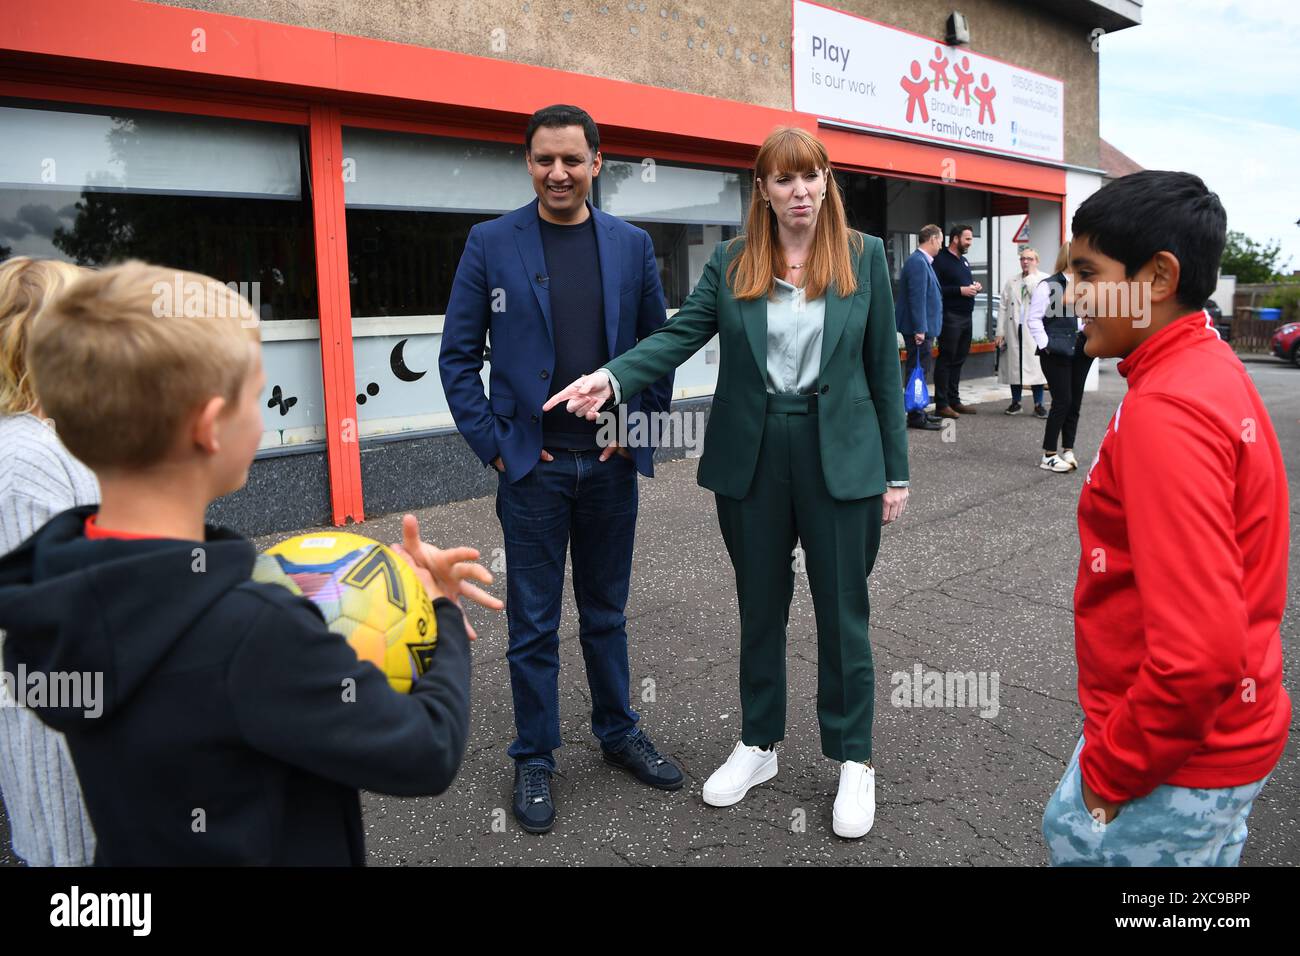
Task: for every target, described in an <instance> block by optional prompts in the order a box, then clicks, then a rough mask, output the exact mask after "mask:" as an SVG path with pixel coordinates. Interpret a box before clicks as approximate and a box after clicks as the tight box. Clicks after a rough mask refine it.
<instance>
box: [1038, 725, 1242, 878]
mask: <svg viewBox="0 0 1300 956" xmlns="http://www.w3.org/2000/svg"><path fill="white" fill-rule="evenodd" d="M1081 750H1083V738H1082V737H1080V738H1079V743H1078V746H1076V747H1075V748H1074V756H1072V757H1071V758H1070V763H1069V766H1067V767H1066V768H1065V776H1063V777H1062V778H1061V782H1060V783H1059V784H1057V787H1056V792H1055V793H1053V794H1052V798H1051V799H1050V800H1048V801H1047V806H1046V808H1045V809H1044V810H1043V839H1044V840H1045V841H1046V842H1047V851H1048V853H1049V854H1050V855H1051V860H1052V865H1053V866H1236V865H1237V863H1238V861H1239V860H1240V859H1241V851H1242V848H1243V847H1244V846H1245V845H1246V818H1247V817H1248V816H1250V809H1251V807H1252V806H1253V805H1254V803H1255V797H1257V796H1258V795H1259V792H1260V790H1262V789H1263V788H1264V784H1265V783H1267V782H1268V777H1265V778H1264V779H1263V780H1257V781H1255V782H1254V783H1248V784H1243V785H1242V786H1239V787H1222V788H1218V789H1202V788H1198V787H1174V786H1169V785H1167V784H1166V785H1164V786H1159V787H1156V788H1155V789H1154V790H1152V791H1151V792H1150V793H1149V794H1147V795H1146V796H1145V797H1139V798H1138V799H1136V800H1130V801H1129V802H1127V803H1125V804H1123V805H1122V806H1121V807H1120V809H1119V813H1118V814H1116V816H1115V818H1114V819H1113V820H1111V821H1110V823H1102V822H1101V821H1100V820H1098V819H1094V817H1093V816H1092V815H1091V814H1090V813H1089V812H1088V809H1087V807H1085V806H1084V804H1083V787H1082V778H1081V777H1080V775H1079V752H1080V751H1081Z"/></svg>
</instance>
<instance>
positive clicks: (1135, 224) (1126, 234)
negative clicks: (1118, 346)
mask: <svg viewBox="0 0 1300 956" xmlns="http://www.w3.org/2000/svg"><path fill="white" fill-rule="evenodd" d="M1070 230H1071V232H1072V233H1073V234H1074V237H1075V238H1076V239H1087V240H1088V242H1089V243H1090V244H1091V245H1093V246H1095V247H1096V248H1097V249H1098V250H1099V251H1100V252H1101V253H1103V254H1104V255H1106V256H1109V257H1110V258H1111V259H1116V260H1118V261H1119V262H1122V263H1123V264H1124V274H1125V275H1127V276H1130V277H1131V276H1132V275H1133V274H1134V273H1136V272H1137V270H1138V269H1140V268H1142V266H1144V265H1146V264H1147V263H1148V262H1150V261H1151V259H1152V257H1153V256H1155V254H1156V253H1157V252H1170V253H1172V254H1173V255H1174V256H1175V257H1176V258H1177V259H1178V265H1179V267H1180V268H1179V274H1178V293H1177V300H1178V302H1179V304H1180V305H1184V306H1186V307H1187V308H1189V309H1199V308H1201V307H1202V306H1204V305H1205V300H1206V299H1208V298H1209V297H1210V294H1211V293H1212V292H1213V291H1214V287H1215V285H1217V284H1218V281H1219V263H1220V261H1221V260H1222V258H1223V244H1224V242H1225V240H1226V237H1227V232H1228V214H1227V213H1226V212H1224V209H1223V204H1222V203H1221V202H1219V197H1218V195H1217V194H1216V193H1212V192H1210V190H1209V188H1208V187H1207V186H1206V185H1205V183H1204V182H1203V181H1202V180H1201V177H1200V176H1195V175H1193V174H1191V173H1178V172H1170V171H1168V170H1160V169H1146V170H1143V171H1142V172H1139V173H1130V174H1129V175H1127V176H1121V177H1120V178H1119V179H1117V180H1115V181H1114V182H1112V183H1110V184H1109V185H1106V186H1103V187H1102V188H1101V189H1099V190H1098V191H1097V192H1095V193H1093V194H1092V195H1091V196H1089V197H1088V198H1087V199H1085V200H1084V201H1083V204H1082V205H1080V206H1079V210H1078V212H1076V213H1075V214H1074V220H1073V221H1072V222H1071V224H1070Z"/></svg>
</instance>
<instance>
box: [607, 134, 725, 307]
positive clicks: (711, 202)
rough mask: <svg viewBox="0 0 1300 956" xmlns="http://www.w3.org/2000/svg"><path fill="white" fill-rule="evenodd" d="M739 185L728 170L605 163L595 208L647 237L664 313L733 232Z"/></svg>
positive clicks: (682, 297)
mask: <svg viewBox="0 0 1300 956" xmlns="http://www.w3.org/2000/svg"><path fill="white" fill-rule="evenodd" d="M745 182H746V177H745V176H744V175H743V174H741V173H739V172H736V171H731V170H725V171H723V170H713V169H695V168H692V167H688V166H678V165H674V164H670V163H654V162H651V161H650V160H642V161H640V162H631V161H627V160H619V159H608V160H606V161H605V164H604V166H603V167H602V168H601V171H600V208H601V209H602V210H604V211H605V212H607V213H610V214H611V215H614V216H618V217H619V218H620V219H626V220H627V221H628V222H630V223H632V224H634V225H637V226H640V227H641V228H642V229H644V230H645V231H646V232H648V233H650V238H651V239H652V240H653V241H654V247H655V259H656V261H657V262H658V265H659V278H660V281H661V282H662V283H663V288H664V298H665V299H666V300H667V303H668V308H670V309H677V308H680V307H681V304H682V303H683V302H684V301H686V297H687V296H688V295H690V292H691V290H692V289H694V288H695V283H696V282H698V281H699V279H700V275H701V273H703V272H704V264H705V263H706V262H708V261H709V256H711V255H713V249H714V247H715V246H716V245H717V244H718V243H719V242H723V241H725V240H727V239H732V238H734V237H735V236H736V235H737V234H738V233H739V231H740V224H741V222H742V220H743V217H744V208H745V207H744V202H745V200H746V199H747V196H746V195H744V191H743V184H744V183H745Z"/></svg>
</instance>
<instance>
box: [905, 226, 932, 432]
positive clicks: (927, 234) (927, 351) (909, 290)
mask: <svg viewBox="0 0 1300 956" xmlns="http://www.w3.org/2000/svg"><path fill="white" fill-rule="evenodd" d="M917 240H918V242H919V243H920V245H918V246H917V249H916V251H915V252H914V253H912V254H911V255H910V256H908V257H907V261H906V262H904V263H903V272H902V274H901V275H900V276H899V278H898V297H897V298H896V299H895V300H894V324H895V325H896V326H897V327H898V331H899V332H901V333H903V340H904V341H905V342H906V343H907V372H906V373H905V374H904V376H903V381H904V382H906V381H907V378H908V376H909V375H911V370H912V369H913V368H915V367H916V362H917V357H918V356H919V357H920V360H921V368H922V370H923V371H924V372H925V374H926V375H929V374H930V369H931V366H932V365H933V363H934V340H935V339H936V338H938V337H939V332H940V330H941V329H942V328H943V293H942V291H941V290H940V289H939V279H938V278H937V277H936V276H935V274H934V266H933V265H932V264H931V263H933V262H934V257H935V256H936V255H938V253H939V249H940V248H941V247H942V246H943V230H942V229H940V228H939V227H938V226H933V225H931V226H922V227H921V231H920V232H919V233H918V234H917ZM907 427H908V428H920V429H923V430H925V431H938V430H939V429H940V427H941V426H940V424H939V421H938V419H937V418H933V417H931V416H929V415H927V414H926V413H925V410H924V409H921V410H920V411H915V412H908V413H907Z"/></svg>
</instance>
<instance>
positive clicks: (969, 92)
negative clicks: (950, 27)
mask: <svg viewBox="0 0 1300 956" xmlns="http://www.w3.org/2000/svg"><path fill="white" fill-rule="evenodd" d="M928 65H929V67H930V70H931V78H930V79H923V78H922V70H921V62H920V61H919V60H913V61H912V65H911V69H910V70H909V71H908V72H909V75H906V76H904V77H903V78H902V79H901V80H899V85H900V86H902V88H903V89H904V90H905V91H906V92H907V121H908V122H909V123H915V122H916V121H917V114H918V113H919V114H920V122H922V123H924V124H926V125H928V124H929V122H930V111H929V110H928V109H927V107H926V103H925V95H926V93H928V92H930V91H931V90H933V91H934V92H935V93H938V92H939V90H940V89H943V90H944V91H945V92H947V90H948V89H949V88H951V89H952V98H953V99H954V100H959V101H961V102H963V103H964V104H965V105H966V106H970V105H971V97H972V96H974V97H975V100H976V102H977V103H979V117H978V119H977V122H978V123H979V124H980V125H981V126H983V125H985V124H987V125H990V126H992V125H995V124H996V123H997V115H996V114H995V113H994V111H993V98H994V97H996V96H997V95H998V91H997V89H996V87H994V86H993V85H992V82H991V81H990V80H989V75H988V74H987V73H981V74H980V84H979V86H975V85H974V82H975V72H974V71H973V70H972V69H971V65H970V57H968V56H964V57H962V58H961V62H960V63H955V62H951V61H949V59H948V58H947V57H946V56H945V55H944V51H943V47H941V46H936V47H935V48H934V59H932V60H930V61H929V64H928ZM950 65H951V67H952V73H953V77H954V78H955V81H952V80H949V78H948V67H949V66H950ZM986 117H987V118H986Z"/></svg>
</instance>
